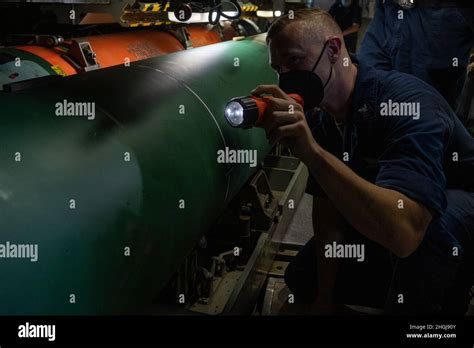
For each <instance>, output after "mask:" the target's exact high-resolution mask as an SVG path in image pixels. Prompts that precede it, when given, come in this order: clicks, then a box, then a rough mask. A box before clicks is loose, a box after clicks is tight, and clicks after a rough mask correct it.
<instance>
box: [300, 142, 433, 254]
mask: <svg viewBox="0 0 474 348" xmlns="http://www.w3.org/2000/svg"><path fill="white" fill-rule="evenodd" d="M306 164H307V165H308V167H309V169H310V171H311V173H312V174H313V176H314V177H315V179H316V180H317V181H318V183H319V185H320V186H321V187H322V189H323V190H324V191H325V193H326V194H327V196H328V197H329V199H330V200H331V201H332V202H333V204H334V206H335V207H336V209H337V210H338V211H339V212H340V213H341V214H342V215H343V216H344V218H345V219H346V220H347V222H348V223H349V224H350V225H351V226H353V227H354V228H355V229H356V230H358V231H359V232H360V233H362V234H363V235H365V236H366V237H367V238H369V239H371V240H373V241H375V242H377V243H379V244H381V245H383V246H384V247H386V248H388V249H389V250H391V251H392V252H394V253H395V254H396V255H398V256H402V257H403V256H407V254H410V253H411V252H412V251H413V250H414V248H415V249H416V246H417V245H418V244H419V242H421V239H422V236H423V233H424V231H422V232H420V233H418V230H422V229H423V228H426V226H427V225H428V223H429V221H428V222H427V221H417V216H416V214H415V215H413V214H412V212H413V211H415V210H416V209H419V207H418V205H416V204H415V203H414V202H413V201H411V200H410V199H408V198H407V197H406V196H404V195H403V194H401V193H399V192H397V191H394V190H390V189H385V188H382V187H378V186H376V185H374V184H372V183H370V182H368V181H366V180H364V179H363V178H361V177H359V176H358V175H357V174H356V173H354V172H353V171H352V170H351V169H350V168H349V167H348V166H346V165H345V164H344V163H343V162H342V161H340V160H339V159H338V158H336V157H335V156H333V155H332V154H330V153H329V152H327V151H325V150H324V149H322V148H321V147H320V146H319V145H316V147H315V148H314V151H313V156H312V157H311V159H309V160H307V163H306ZM400 199H401V200H403V201H404V209H399V204H398V203H399V200H400ZM413 246H414V248H413Z"/></svg>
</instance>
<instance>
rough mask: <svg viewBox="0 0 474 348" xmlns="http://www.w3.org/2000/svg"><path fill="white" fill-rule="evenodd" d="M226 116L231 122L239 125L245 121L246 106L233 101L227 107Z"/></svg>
mask: <svg viewBox="0 0 474 348" xmlns="http://www.w3.org/2000/svg"><path fill="white" fill-rule="evenodd" d="M225 117H226V119H227V121H229V123H230V124H231V125H232V126H234V127H238V126H240V125H241V124H242V123H243V122H244V108H243V107H242V105H240V104H239V103H238V102H236V101H232V102H230V103H229V104H227V106H226V107H225Z"/></svg>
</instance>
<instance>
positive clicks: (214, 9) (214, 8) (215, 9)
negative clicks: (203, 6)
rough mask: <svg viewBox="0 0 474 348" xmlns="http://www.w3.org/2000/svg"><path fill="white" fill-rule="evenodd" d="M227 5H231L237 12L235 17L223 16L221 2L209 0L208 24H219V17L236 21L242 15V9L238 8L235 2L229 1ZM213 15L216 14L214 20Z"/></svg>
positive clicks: (235, 0)
mask: <svg viewBox="0 0 474 348" xmlns="http://www.w3.org/2000/svg"><path fill="white" fill-rule="evenodd" d="M227 3H230V4H232V5H233V6H234V7H235V9H236V10H237V14H236V15H235V16H230V15H228V14H225V13H224V11H223V10H222V1H221V0H210V9H209V23H210V24H212V25H216V24H218V23H219V21H220V19H221V16H222V17H224V18H226V19H238V18H240V16H241V14H242V9H241V8H240V5H239V3H238V2H237V0H230V1H228V2H227ZM214 13H216V18H215V19H213V16H214Z"/></svg>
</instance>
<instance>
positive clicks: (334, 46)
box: [327, 36, 342, 64]
mask: <svg viewBox="0 0 474 348" xmlns="http://www.w3.org/2000/svg"><path fill="white" fill-rule="evenodd" d="M341 46H342V42H341V39H340V38H339V37H337V36H334V37H332V38H330V39H328V50H327V52H328V57H329V61H330V62H331V64H334V63H336V61H337V60H338V58H339V56H340V55H341Z"/></svg>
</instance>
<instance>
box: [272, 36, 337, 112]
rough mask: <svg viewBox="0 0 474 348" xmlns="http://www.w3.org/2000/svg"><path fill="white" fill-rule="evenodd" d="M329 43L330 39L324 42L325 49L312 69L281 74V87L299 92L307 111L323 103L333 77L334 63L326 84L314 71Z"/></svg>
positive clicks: (284, 89) (291, 91) (290, 91)
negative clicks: (327, 86)
mask: <svg viewBox="0 0 474 348" xmlns="http://www.w3.org/2000/svg"><path fill="white" fill-rule="evenodd" d="M327 44H328V41H326V42H325V43H324V46H323V49H322V50H321V53H320V54H319V57H318V60H317V61H316V64H314V67H313V69H312V70H292V71H288V72H284V73H281V74H280V76H279V83H278V85H279V87H280V88H281V89H282V91H283V92H285V93H286V94H290V93H296V94H299V95H300V97H301V98H303V101H304V110H305V111H308V110H310V109H314V108H315V107H317V106H319V104H321V101H322V100H323V98H324V88H325V87H326V85H327V84H328V82H329V80H330V79H331V75H332V65H331V71H330V73H329V77H328V79H327V80H326V83H324V84H323V81H321V79H320V77H319V76H318V75H316V74H315V73H314V69H316V67H317V66H318V63H319V61H320V60H321V57H322V56H323V53H324V50H325V49H326V46H327Z"/></svg>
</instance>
